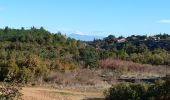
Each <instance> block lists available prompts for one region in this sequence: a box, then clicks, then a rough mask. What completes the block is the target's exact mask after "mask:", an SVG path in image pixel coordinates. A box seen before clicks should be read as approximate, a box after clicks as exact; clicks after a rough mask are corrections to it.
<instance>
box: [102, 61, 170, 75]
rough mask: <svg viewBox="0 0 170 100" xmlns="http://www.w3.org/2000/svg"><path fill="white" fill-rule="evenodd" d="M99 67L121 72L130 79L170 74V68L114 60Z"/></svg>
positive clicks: (103, 62) (104, 62)
mask: <svg viewBox="0 0 170 100" xmlns="http://www.w3.org/2000/svg"><path fill="white" fill-rule="evenodd" d="M99 65H100V67H101V68H103V69H111V70H114V71H119V72H121V73H122V75H123V76H130V77H162V76H165V75H166V73H169V72H170V68H166V67H165V66H153V65H149V64H139V63H134V62H131V61H122V60H113V59H105V60H101V61H100V64H99ZM122 75H121V76H122Z"/></svg>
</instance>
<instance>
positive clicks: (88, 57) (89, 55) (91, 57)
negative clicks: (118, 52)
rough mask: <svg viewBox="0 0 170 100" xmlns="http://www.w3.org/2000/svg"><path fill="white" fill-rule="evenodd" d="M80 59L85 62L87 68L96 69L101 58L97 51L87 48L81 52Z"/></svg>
mask: <svg viewBox="0 0 170 100" xmlns="http://www.w3.org/2000/svg"><path fill="white" fill-rule="evenodd" d="M80 57H81V59H82V60H83V61H85V66H86V67H88V66H89V67H90V68H94V67H95V66H97V62H98V60H99V58H100V56H99V53H98V52H97V51H96V50H95V49H91V48H86V49H81V50H80Z"/></svg>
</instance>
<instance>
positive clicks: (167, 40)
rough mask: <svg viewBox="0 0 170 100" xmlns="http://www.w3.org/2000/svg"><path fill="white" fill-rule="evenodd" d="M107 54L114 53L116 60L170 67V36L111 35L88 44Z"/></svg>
mask: <svg viewBox="0 0 170 100" xmlns="http://www.w3.org/2000/svg"><path fill="white" fill-rule="evenodd" d="M87 44H88V46H89V47H93V48H95V49H98V50H103V51H105V52H112V53H114V55H113V56H112V57H114V58H115V59H122V60H129V61H134V62H138V63H147V64H153V65H170V60H169V59H170V54H169V52H170V35H168V34H159V35H155V36H145V35H144V36H140V35H138V36H135V35H132V36H129V37H127V38H125V37H122V36H121V37H118V38H116V37H115V36H114V35H109V36H108V37H106V38H104V39H102V40H101V39H95V40H94V41H91V42H87Z"/></svg>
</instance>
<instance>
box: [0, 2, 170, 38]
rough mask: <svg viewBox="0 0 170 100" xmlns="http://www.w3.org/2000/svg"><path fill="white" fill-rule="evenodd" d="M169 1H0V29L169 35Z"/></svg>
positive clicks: (97, 33) (103, 34) (94, 33)
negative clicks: (37, 28) (164, 33)
mask: <svg viewBox="0 0 170 100" xmlns="http://www.w3.org/2000/svg"><path fill="white" fill-rule="evenodd" d="M169 5H170V0H1V2H0V27H1V28H3V27H4V26H9V27H12V28H20V27H31V26H35V27H40V26H43V27H44V28H46V29H48V30H49V31H51V32H57V31H62V32H66V33H73V32H74V33H78V34H91V35H102V36H106V35H108V34H114V35H116V36H120V35H123V36H129V35H132V34H144V35H146V34H148V35H153V34H158V33H160V32H162V33H163V32H166V33H170V6H169Z"/></svg>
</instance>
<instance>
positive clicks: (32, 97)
mask: <svg viewBox="0 0 170 100" xmlns="http://www.w3.org/2000/svg"><path fill="white" fill-rule="evenodd" d="M22 93H23V99H24V100H103V99H102V98H103V97H104V96H103V91H90V92H89V91H88V90H86V92H85V91H83V92H82V91H81V90H71V89H53V88H45V87H41V88H40V87H24V88H22Z"/></svg>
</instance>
